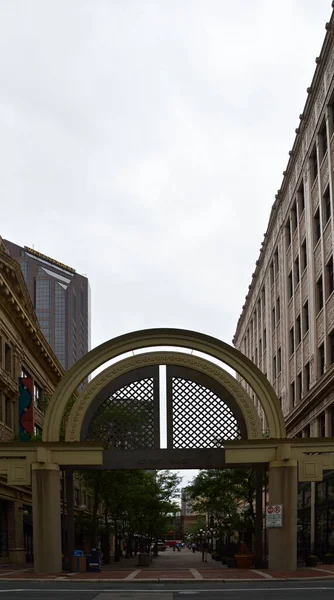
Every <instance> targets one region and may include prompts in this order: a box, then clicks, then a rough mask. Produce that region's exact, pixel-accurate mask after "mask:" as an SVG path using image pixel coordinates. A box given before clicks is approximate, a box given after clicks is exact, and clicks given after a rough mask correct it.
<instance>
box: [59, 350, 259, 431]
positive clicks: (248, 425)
mask: <svg viewBox="0 0 334 600" xmlns="http://www.w3.org/2000/svg"><path fill="white" fill-rule="evenodd" d="M154 365H177V366H181V367H185V368H188V369H192V370H193V371H196V372H198V374H197V375H196V376H195V377H197V378H199V377H202V379H201V381H203V382H205V384H206V385H208V387H209V388H211V389H215V390H216V391H218V390H219V392H218V395H219V394H222V390H224V398H226V403H227V404H228V405H229V406H230V407H231V408H232V411H233V412H234V414H235V416H236V418H237V419H238V421H239V423H240V429H241V432H242V434H243V435H244V436H245V437H248V439H257V438H260V437H261V435H262V434H261V424H260V420H259V417H258V414H257V412H256V410H255V406H254V404H253V403H252V401H251V399H250V398H249V396H248V395H247V394H246V392H245V390H244V389H243V387H242V386H241V384H240V383H239V382H238V381H237V380H236V379H235V378H234V377H232V376H231V375H230V374H229V373H227V372H226V371H224V369H222V368H221V367H219V366H217V365H215V364H213V363H211V362H209V361H207V360H205V359H203V358H200V357H197V356H193V355H189V354H185V353H181V352H150V353H143V354H138V355H135V356H131V357H129V358H126V359H124V360H121V361H119V362H118V363H115V364H114V365H111V366H110V367H107V368H106V369H105V370H104V371H102V373H100V374H99V375H97V377H95V378H94V379H93V380H92V381H90V383H89V384H88V385H87V386H86V388H85V389H84V391H83V392H82V393H81V395H80V396H79V397H78V398H77V400H76V402H75V404H74V406H73V407H72V410H71V412H70V415H69V418H68V422H67V426H66V435H65V439H66V441H68V442H75V441H79V440H80V439H82V436H83V435H85V433H84V432H82V427H83V424H84V422H85V420H86V414H87V412H89V413H90V416H91V415H92V414H93V412H94V409H91V408H90V407H91V405H92V404H93V405H94V401H95V398H96V397H97V398H98V400H97V403H99V401H100V400H99V399H101V398H103V397H104V398H105V397H106V395H107V393H108V392H107V391H106V390H108V389H112V387H110V388H108V386H112V385H114V384H113V383H112V382H113V381H115V380H116V379H117V378H119V377H121V376H123V375H126V374H128V375H127V377H128V378H129V380H130V379H131V378H133V375H132V374H131V373H134V374H136V373H139V372H140V371H139V370H141V369H143V368H144V367H152V366H154ZM209 381H210V383H209ZM96 406H97V405H96Z"/></svg>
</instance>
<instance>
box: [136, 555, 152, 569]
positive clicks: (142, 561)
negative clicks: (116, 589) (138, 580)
mask: <svg viewBox="0 0 334 600" xmlns="http://www.w3.org/2000/svg"><path fill="white" fill-rule="evenodd" d="M150 563H151V557H150V554H149V553H148V552H143V553H142V554H138V566H139V567H148V566H149V565H150Z"/></svg>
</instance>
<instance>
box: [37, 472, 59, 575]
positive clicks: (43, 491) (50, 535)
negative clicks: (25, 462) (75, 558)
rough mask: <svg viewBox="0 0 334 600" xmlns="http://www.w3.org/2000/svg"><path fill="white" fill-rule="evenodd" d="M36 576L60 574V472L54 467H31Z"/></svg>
mask: <svg viewBox="0 0 334 600" xmlns="http://www.w3.org/2000/svg"><path fill="white" fill-rule="evenodd" d="M32 509H33V524H34V568H35V573H60V572H61V570H62V559H61V518H60V470H59V465H55V464H48V463H46V464H33V465H32Z"/></svg>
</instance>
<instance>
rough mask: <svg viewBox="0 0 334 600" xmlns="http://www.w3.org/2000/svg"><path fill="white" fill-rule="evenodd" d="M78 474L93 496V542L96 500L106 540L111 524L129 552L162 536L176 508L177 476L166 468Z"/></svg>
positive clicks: (117, 551) (96, 533) (117, 547)
mask: <svg viewBox="0 0 334 600" xmlns="http://www.w3.org/2000/svg"><path fill="white" fill-rule="evenodd" d="M81 477H82V478H83V480H84V483H85V486H86V487H87V488H88V489H90V490H91V491H92V493H93V495H94V506H93V517H92V521H93V527H92V534H93V537H92V544H94V545H95V543H96V537H97V535H98V529H99V527H98V525H99V523H98V506H99V504H100V502H102V503H103V505H104V510H105V523H104V527H105V534H106V536H105V537H106V540H107V539H108V538H109V534H110V528H111V527H112V530H113V533H114V534H115V538H116V540H120V539H124V540H126V544H127V549H128V551H129V553H130V554H131V553H132V551H133V549H134V547H135V546H136V545H137V546H138V545H139V546H140V547H141V548H142V549H143V547H144V546H147V545H150V544H151V543H152V542H153V541H154V540H156V539H158V538H164V537H165V534H166V531H167V530H168V529H169V528H170V515H171V514H172V513H174V512H175V511H178V510H179V507H178V506H177V505H176V504H175V502H174V498H175V494H176V491H177V488H178V485H179V483H180V481H181V479H180V478H179V477H178V476H177V475H175V474H173V473H170V472H169V471H158V472H156V471H127V470H118V471H83V472H82V474H81ZM106 543H108V542H107V541H106ZM105 554H106V555H107V554H108V549H106V552H105ZM119 555H120V548H119V545H118V544H116V559H118V558H119Z"/></svg>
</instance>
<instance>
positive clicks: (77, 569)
mask: <svg viewBox="0 0 334 600" xmlns="http://www.w3.org/2000/svg"><path fill="white" fill-rule="evenodd" d="M71 567H72V568H71V571H73V573H86V557H85V555H84V552H83V550H74V552H73V554H72V564H71Z"/></svg>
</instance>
